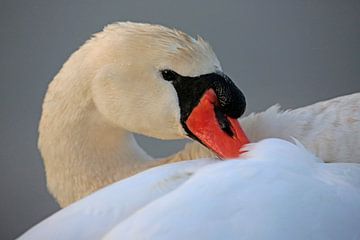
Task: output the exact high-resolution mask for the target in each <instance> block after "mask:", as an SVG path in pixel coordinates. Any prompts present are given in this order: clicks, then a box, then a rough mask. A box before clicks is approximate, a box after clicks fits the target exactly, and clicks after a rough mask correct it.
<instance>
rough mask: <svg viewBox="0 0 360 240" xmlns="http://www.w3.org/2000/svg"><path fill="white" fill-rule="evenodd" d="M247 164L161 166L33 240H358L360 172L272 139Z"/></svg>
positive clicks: (34, 233)
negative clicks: (323, 160)
mask: <svg viewBox="0 0 360 240" xmlns="http://www.w3.org/2000/svg"><path fill="white" fill-rule="evenodd" d="M246 148H247V150H248V152H247V153H245V154H244V155H243V156H242V158H246V160H232V161H218V160H211V159H202V160H192V161H183V162H178V163H172V164H166V165H163V166H158V167H155V168H152V169H149V170H147V171H144V172H142V173H139V174H137V175H135V176H133V177H129V178H127V179H125V180H122V181H119V182H117V183H114V184H112V185H110V186H107V187H105V188H103V189H101V190H99V191H97V192H95V193H93V194H91V195H90V196H87V197H85V198H83V199H81V200H80V201H77V202H75V203H74V204H72V205H70V206H69V207H66V208H64V209H62V210H61V211H59V212H57V213H55V214H54V215H52V216H51V217H49V218H48V219H46V220H44V221H43V222H41V223H39V224H38V225H36V226H35V227H33V228H32V229H30V230H29V231H28V232H26V233H25V234H24V235H23V236H21V237H20V238H19V239H20V240H26V239H27V240H30V239H52V240H56V239H61V240H64V239H79V240H81V239H86V240H90V239H108V240H110V239H274V240H275V239H276V240H277V239H301V240H302V239H317V240H330V239H338V240H340V239H341V240H342V239H358V238H359V236H360V228H358V225H359V221H360V165H359V164H356V163H323V162H322V161H320V160H319V159H318V158H316V157H315V156H313V155H312V154H310V153H309V152H308V151H306V150H305V148H304V147H302V146H301V145H299V146H297V145H294V144H292V143H290V142H287V141H285V140H280V139H266V140H262V141H260V142H258V143H254V144H250V145H247V147H246Z"/></svg>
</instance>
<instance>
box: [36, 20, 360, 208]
mask: <svg viewBox="0 0 360 240" xmlns="http://www.w3.org/2000/svg"><path fill="white" fill-rule="evenodd" d="M175 78H176V79H177V80H176V81H171V80H173V79H175ZM179 79H180V80H179ZM168 80H170V81H168ZM210 88H213V89H214V90H215V94H216V97H217V98H219V101H220V103H219V106H220V107H221V108H222V109H221V111H222V112H224V113H225V114H226V115H228V116H230V117H233V118H237V117H239V116H240V115H241V114H242V113H243V111H244V108H245V100H244V98H243V95H242V93H241V92H240V90H239V89H237V88H236V87H235V85H233V83H232V82H231V80H230V79H229V78H228V77H227V76H226V75H224V74H223V73H222V71H221V66H220V63H219V61H218V59H217V57H216V55H215V54H214V52H213V51H212V49H211V47H210V46H209V45H208V44H207V43H206V42H205V41H204V40H203V39H201V38H198V39H197V40H195V39H193V38H191V37H189V36H188V35H186V34H185V33H182V32H180V31H177V30H171V29H168V28H165V27H162V26H157V25H149V24H138V23H129V22H127V23H115V24H111V25H109V26H107V27H106V28H105V29H104V31H103V32H100V33H97V34H95V35H94V37H93V38H92V39H90V40H89V41H87V42H86V43H85V44H84V45H83V46H82V47H81V48H80V49H79V50H78V51H76V52H75V53H73V54H72V55H71V57H70V58H69V60H68V61H67V62H66V63H65V64H64V66H63V67H62V69H61V70H60V72H59V73H58V74H57V75H56V76H55V78H54V79H53V81H52V82H51V83H50V85H49V88H48V92H47V94H46V96H45V99H44V103H43V113H42V117H41V121H40V125H39V143H38V145H39V149H40V152H41V155H42V157H43V159H44V165H45V169H46V178H47V185H48V188H49V191H50V192H51V193H52V194H53V196H54V197H55V198H56V200H57V201H58V202H59V204H60V205H61V206H62V207H65V206H67V205H68V204H70V203H72V202H74V201H76V200H78V199H80V198H82V197H84V196H86V195H88V194H90V193H91V192H93V191H95V190H97V189H100V188H102V187H103V186H106V185H108V184H111V183H113V182H115V181H118V180H120V179H123V178H125V177H128V176H131V175H134V174H136V173H138V172H141V171H143V170H146V169H148V168H151V167H154V166H158V165H162V164H165V163H171V162H177V161H182V160H189V159H198V158H202V157H211V156H215V155H214V153H213V152H212V151H208V150H207V149H206V148H205V147H202V145H201V144H199V143H197V142H194V143H191V144H188V145H187V146H186V147H185V149H184V150H183V151H181V152H179V153H177V154H175V155H172V156H169V157H167V158H164V159H158V160H154V159H152V158H151V157H150V156H149V155H147V154H146V153H145V152H144V151H143V150H142V149H141V148H140V147H139V146H138V145H137V143H136V142H135V140H134V137H133V135H132V132H136V133H141V134H145V135H148V136H152V137H157V138H161V139H175V138H184V137H188V136H190V137H192V138H193V139H195V140H198V141H201V142H202V143H203V144H205V145H207V147H209V148H211V149H212V150H213V151H214V152H215V153H216V154H217V155H219V156H222V157H235V156H236V155H237V154H238V150H239V148H240V146H241V145H242V144H243V143H246V142H247V140H246V137H245V136H244V135H242V133H241V129H240V127H239V126H235V125H236V124H237V123H235V122H234V119H230V118H229V119H226V118H224V116H225V115H224V114H222V112H221V111H219V108H218V107H216V111H215V112H216V114H215V115H216V121H215V117H214V111H210V112H208V113H210V114H212V116H210V117H212V118H213V121H202V120H201V118H206V112H205V113H204V111H202V112H201V109H199V108H196V107H195V105H196V103H197V101H199V100H200V98H201V94H202V93H204V92H205V91H207V89H210ZM204 97H205V98H207V100H210V101H214V99H211V98H214V97H215V95H214V92H211V91H207V92H206V94H205V95H204ZM216 97H215V98H216ZM359 99H360V94H356V95H351V96H349V97H345V98H341V99H338V100H331V101H330V102H328V103H329V104H327V102H325V103H319V104H315V105H314V106H310V107H306V108H303V109H299V110H294V111H291V112H289V111H288V112H284V113H278V112H277V110H276V108H271V109H269V110H268V111H265V112H264V113H259V114H256V115H250V116H249V117H247V118H244V119H243V120H241V125H243V127H244V129H245V131H246V132H247V135H248V136H249V138H250V139H251V140H253V141H258V140H260V139H263V138H266V137H281V138H285V139H289V138H290V137H291V136H293V137H296V138H298V139H300V140H301V141H302V142H303V144H304V145H305V146H307V147H308V148H309V149H311V150H312V151H314V152H315V153H316V154H317V155H318V156H319V157H321V158H322V159H324V160H325V161H358V159H360V157H359V156H360V151H359V150H358V148H357V146H358V145H359V142H360V141H359V134H348V133H346V134H347V138H346V139H347V141H348V142H349V143H350V144H348V143H347V144H336V141H334V138H335V139H339V136H336V134H339V133H344V132H350V131H354V130H358V129H359V127H360V126H359V118H360V117H359V114H358V113H359V105H360V104H359V102H360V101H359ZM205 100H206V99H205ZM215 100H216V99H215ZM337 102H339V103H338V104H336V103H337ZM207 103H209V101H207ZM203 106H204V108H203V110H204V109H205V110H209V109H210V110H211V104H210V105H209V104H208V105H207V104H206V101H205V103H204V104H203ZM209 106H210V108H209ZM192 108H193V109H192ZM192 110H194V111H193V112H192V113H193V114H192V115H191V117H189V115H190V112H191V111H192ZM199 110H200V111H199ZM334 111H336V112H337V113H338V114H333V112H334ZM199 112H200V116H199V114H198V113H199ZM196 114H198V116H196ZM187 118H188V119H187ZM186 119H187V122H185V120H186ZM205 122H208V123H209V124H210V125H208V126H206V125H205V124H204V123H205ZM217 122H219V123H220V125H221V128H222V129H220V128H219V127H217V126H218V123H217ZM344 122H345V124H343V123H344ZM230 123H231V124H232V125H233V126H230V125H229V124H230ZM319 123H320V124H321V126H320V127H321V128H320V127H319ZM211 124H212V125H211ZM206 128H208V130H211V131H208V130H207V129H206ZM312 129H317V130H316V131H312ZM223 130H224V131H223ZM234 130H236V131H235V132H234ZM210 132H211V133H210ZM226 132H227V133H226ZM204 133H205V135H203V134H204ZM234 133H236V134H237V135H238V138H239V139H238V140H239V141H237V143H236V142H232V144H227V143H226V141H232V138H229V137H227V134H230V135H231V134H234ZM328 135H330V136H328ZM225 146H233V149H226V148H225ZM221 151H226V152H221ZM344 152H346V153H347V154H344ZM226 154H227V155H228V156H226Z"/></svg>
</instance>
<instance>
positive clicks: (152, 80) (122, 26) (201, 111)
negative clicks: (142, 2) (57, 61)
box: [84, 22, 247, 158]
mask: <svg viewBox="0 0 360 240" xmlns="http://www.w3.org/2000/svg"><path fill="white" fill-rule="evenodd" d="M85 45H88V46H87V47H88V48H90V47H89V46H92V48H91V49H92V51H91V54H92V55H90V56H89V57H88V59H90V60H87V59H85V60H84V61H85V62H86V61H94V63H93V65H92V66H95V68H96V72H95V73H94V78H93V79H92V81H91V91H92V95H93V101H94V103H95V106H96V108H97V109H98V111H99V112H100V113H101V114H102V115H103V116H104V117H105V118H106V119H107V120H108V121H109V122H111V123H112V124H114V125H116V126H120V127H122V128H124V129H127V130H128V131H131V132H135V133H140V134H144V135H147V136H150V137H155V138H160V139H177V138H184V137H190V138H193V139H195V140H197V141H199V142H201V143H202V144H204V145H206V146H207V147H208V148H210V149H211V150H213V151H214V152H216V153H217V154H218V155H219V156H220V157H223V158H224V157H225V158H227V157H236V156H237V155H238V154H239V147H240V145H239V144H241V145H242V144H244V143H246V141H247V139H246V137H245V135H244V134H243V132H242V131H241V128H240V126H239V125H238V122H237V121H236V118H238V117H240V116H241V115H242V114H243V112H244V110H245V98H244V95H243V94H242V92H241V91H240V90H239V89H238V88H237V87H236V86H235V84H234V83H233V82H232V81H231V80H230V78H229V77H228V76H226V75H225V74H224V73H223V72H222V69H221V66H220V63H219V60H218V59H217V57H216V55H215V53H214V52H213V50H212V49H211V47H210V45H209V44H208V43H207V42H205V41H204V40H203V39H202V38H200V37H198V38H197V39H194V38H192V37H190V36H189V35H187V34H185V33H183V32H181V31H178V30H174V29H169V28H166V27H163V26H159V25H150V24H140V23H129V22H126V23H115V24H111V25H109V26H107V27H106V28H105V29H104V31H102V32H100V33H98V34H96V35H95V37H94V38H93V39H91V40H90V41H89V42H88V43H87V44H85ZM84 47H85V48H86V46H84ZM228 146H230V149H228V148H229V147H228ZM231 146H233V147H231ZM224 148H225V149H224Z"/></svg>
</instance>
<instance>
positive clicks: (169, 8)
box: [0, 0, 360, 239]
mask: <svg viewBox="0 0 360 240" xmlns="http://www.w3.org/2000/svg"><path fill="white" fill-rule="evenodd" d="M359 18H360V1H358V0H354V1H350V0H342V1H341V0H339V1H332V0H323V1H320V0H312V1H299V0H296V1H295V0H283V1H280V0H277V1H269V0H264V1H258V0H249V1H201V2H200V1H198V2H195V1H190V0H188V1H184V0H182V1H177V2H170V1H137V2H135V1H130V0H128V1H115V0H114V1H100V0H99V1H95V0H88V1H76V2H75V1H47V0H44V1H25V0H24V1H3V0H1V1H0V50H1V51H0V53H1V54H0V81H1V89H0V94H1V95H0V96H1V101H0V110H1V114H0V131H1V137H0V171H1V172H0V186H1V189H0V191H1V198H0V199H1V200H0V239H11V238H14V237H15V236H18V235H19V234H20V233H22V232H23V231H25V230H26V229H27V228H29V227H30V226H32V225H33V224H35V223H37V222H38V221H40V220H41V219H43V218H45V217H46V216H48V215H49V214H51V213H53V212H55V211H56V210H57V209H58V207H57V205H56V203H55V202H54V200H53V199H52V198H51V197H50V196H49V194H48V193H47V191H46V188H45V178H44V169H43V165H42V160H41V158H40V156H39V153H38V151H37V147H36V142H37V125H38V120H39V117H40V110H41V108H40V106H41V102H42V98H43V96H44V93H45V90H46V87H47V84H48V82H49V81H50V80H51V79H52V77H53V76H54V75H55V74H56V73H57V71H58V70H59V68H60V67H61V65H62V64H63V62H64V61H65V60H66V59H67V57H68V56H69V55H70V53H72V52H73V51H74V50H76V49H77V48H78V47H79V46H80V45H81V44H82V43H83V42H84V41H85V40H86V39H87V38H89V36H90V35H91V34H92V33H94V32H97V31H99V30H101V29H102V27H103V26H104V25H106V24H108V23H111V22H114V21H125V20H131V21H140V22H150V23H160V24H164V25H167V26H173V27H176V28H179V29H182V30H184V31H185V32H188V33H189V34H192V35H195V36H196V34H200V35H201V36H203V37H204V38H205V39H207V40H208V41H209V42H210V43H211V44H212V46H213V47H214V49H215V52H216V53H217V55H218V57H219V59H220V61H221V62H222V65H223V68H224V70H225V71H226V73H227V74H228V75H230V76H231V77H232V79H233V80H235V81H236V83H237V85H238V86H239V87H240V88H241V89H242V90H243V91H244V92H245V94H246V96H247V100H248V112H250V111H259V110H263V109H265V108H266V107H268V106H270V105H272V104H274V103H280V104H281V105H282V106H283V107H285V108H288V107H292V108H294V107H298V106H302V105H306V104H310V103H313V102H315V101H318V100H322V99H327V98H331V97H335V96H339V95H343V94H347V93H353V92H356V91H359V90H360V79H359V75H360V67H359V63H360V39H359V38H360V33H359V29H360V19H359ZM138 139H139V140H140V143H141V145H142V146H144V148H145V149H146V150H147V151H148V152H150V153H151V154H152V155H154V156H164V155H167V154H169V153H171V152H174V151H175V150H177V149H180V148H181V146H182V144H183V142H182V141H170V142H161V141H158V140H153V139H149V138H142V137H140V138H138Z"/></svg>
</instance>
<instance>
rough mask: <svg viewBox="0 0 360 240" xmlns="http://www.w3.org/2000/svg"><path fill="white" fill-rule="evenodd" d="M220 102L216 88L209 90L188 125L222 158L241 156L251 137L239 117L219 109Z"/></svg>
mask: <svg viewBox="0 0 360 240" xmlns="http://www.w3.org/2000/svg"><path fill="white" fill-rule="evenodd" d="M218 106H219V102H218V98H217V97H216V94H215V92H214V90H212V89H209V90H207V91H206V92H205V93H204V95H203V96H202V98H201V99H200V102H199V104H198V105H197V106H196V107H195V108H194V109H193V110H192V112H191V114H190V115H189V117H188V119H187V120H186V126H187V127H188V129H189V130H190V131H191V132H192V134H193V135H194V136H195V137H196V138H198V140H200V142H201V143H202V144H204V145H205V146H206V147H208V148H209V149H211V150H212V151H214V152H215V153H216V154H217V155H218V156H219V157H220V158H221V159H229V158H236V157H239V156H240V154H241V153H243V152H244V151H243V150H242V147H243V146H244V145H245V144H247V143H249V139H248V138H247V136H246V135H245V133H244V131H243V130H242V128H241V126H240V124H239V122H238V121H237V119H234V118H230V117H229V116H226V115H225V114H223V113H221V112H220V111H219V110H218Z"/></svg>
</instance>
